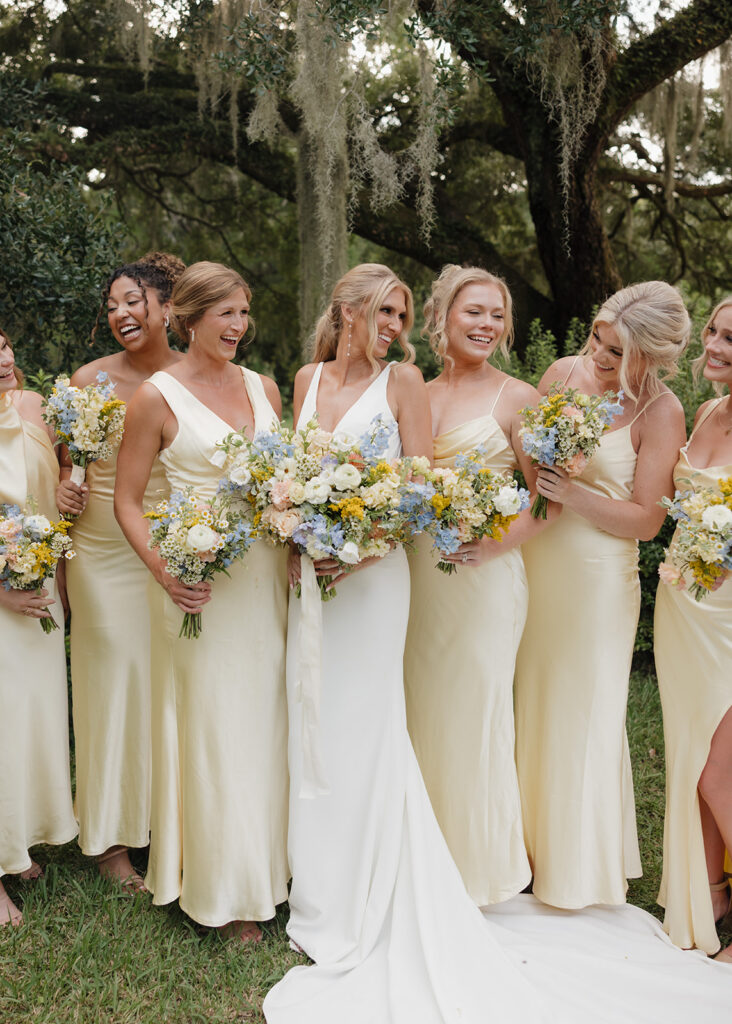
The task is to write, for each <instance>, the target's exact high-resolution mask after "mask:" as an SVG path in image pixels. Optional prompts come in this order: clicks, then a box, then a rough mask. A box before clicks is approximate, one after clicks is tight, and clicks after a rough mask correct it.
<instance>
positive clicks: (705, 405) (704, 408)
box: [694, 398, 718, 426]
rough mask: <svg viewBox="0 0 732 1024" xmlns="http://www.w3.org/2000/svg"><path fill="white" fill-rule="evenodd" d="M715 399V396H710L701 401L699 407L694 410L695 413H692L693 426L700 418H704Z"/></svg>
mask: <svg viewBox="0 0 732 1024" xmlns="http://www.w3.org/2000/svg"><path fill="white" fill-rule="evenodd" d="M717 401H718V399H717V398H710V399H709V401H707V402H702V404H701V405H700V406H699V408H698V409H697V410H696V413H695V414H694V426H696V425H697V423H699V422H701V420H703V419H704V417H705V416H706V415H707V413H708V412H709V411H710V409H711V407H712V406H713V405H714V404H715V403H716V402H717Z"/></svg>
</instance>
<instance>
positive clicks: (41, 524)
mask: <svg viewBox="0 0 732 1024" xmlns="http://www.w3.org/2000/svg"><path fill="white" fill-rule="evenodd" d="M25 528H26V530H29V531H30V532H31V533H35V535H36V536H37V537H47V536H48V535H49V533H50V532H51V524H50V522H49V521H48V519H46V517H45V516H26V520H25Z"/></svg>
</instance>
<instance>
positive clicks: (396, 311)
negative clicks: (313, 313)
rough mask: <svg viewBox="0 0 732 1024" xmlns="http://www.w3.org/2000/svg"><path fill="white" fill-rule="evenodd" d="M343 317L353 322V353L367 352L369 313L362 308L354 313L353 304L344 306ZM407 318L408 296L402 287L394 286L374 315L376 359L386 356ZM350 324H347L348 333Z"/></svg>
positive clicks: (374, 353)
mask: <svg viewBox="0 0 732 1024" xmlns="http://www.w3.org/2000/svg"><path fill="white" fill-rule="evenodd" d="M343 317H344V319H345V320H346V321H349V320H350V322H351V354H352V355H355V354H356V352H366V351H367V350H368V345H369V338H370V333H371V332H370V330H369V323H368V313H367V311H366V309H363V308H362V309H361V310H360V311H359V312H358V313H355V314H354V311H353V308H352V307H351V306H347V305H344V306H343ZM406 319H407V298H406V295H405V294H404V292H403V291H402V289H401V288H392V290H391V291H390V292H389V293H388V294H387V296H386V298H385V299H384V301H383V302H382V304H381V306H379V308H378V310H377V311H376V314H375V316H374V327H375V329H376V343H375V345H374V349H373V355H374V357H375V358H376V359H384V358H386V354H387V352H388V351H389V346H390V345H391V343H392V342H393V341H394V339H395V338H398V337H399V335H400V334H401V333H402V330H403V329H404V324H405V322H406ZM347 331H348V324H346V333H347Z"/></svg>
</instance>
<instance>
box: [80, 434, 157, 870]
mask: <svg viewBox="0 0 732 1024" xmlns="http://www.w3.org/2000/svg"><path fill="white" fill-rule="evenodd" d="M116 473H117V453H116V452H115V453H114V455H113V456H112V457H111V458H109V459H105V460H99V461H97V462H93V463H92V464H91V465H90V466H89V468H88V470H87V483H88V485H89V502H88V504H87V507H86V509H85V510H84V512H83V513H82V514H81V515H80V516H79V518H78V519H77V520H76V522H75V525H74V528H73V531H72V537H73V541H74V550H75V551H76V552H77V557H76V558H75V559H74V560H73V562H72V563H71V564H70V565H69V570H68V575H67V579H68V592H69V603H70V606H71V685H72V706H73V716H74V740H75V744H74V746H75V754H76V798H75V810H76V814H77V817H78V819H79V845H80V847H81V849H82V851H83V852H84V853H85V854H87V855H89V856H97V855H99V854H101V853H104V851H105V850H108V849H109V848H110V847H112V846H117V845H121V846H131V847H140V846H147V844H148V842H149V841H150V786H151V782H150V772H151V754H150V657H151V653H150V622H151V618H150V605H149V602H148V589H149V575H150V574H149V573H148V571H147V569H146V568H145V566H144V564H143V563H142V562H141V561H140V559H139V558H138V557H137V555H136V554H135V552H134V551H133V550H132V548H131V547H130V545H129V544H128V543H127V541H126V539H125V537H124V534H123V533H122V531H121V529H120V528H119V525H118V524H117V520H116V519H115V517H114V482H115V477H116ZM166 493H167V483H166V480H165V473H164V471H163V467H162V466H161V465H160V464H159V462H158V461H157V460H156V462H155V466H154V468H153V472H152V474H151V477H150V482H149V484H148V487H147V491H146V494H145V503H146V506H148V507H149V506H150V505H152V504H154V503H155V502H156V501H159V500H161V499H162V498H163V497H165V494H166Z"/></svg>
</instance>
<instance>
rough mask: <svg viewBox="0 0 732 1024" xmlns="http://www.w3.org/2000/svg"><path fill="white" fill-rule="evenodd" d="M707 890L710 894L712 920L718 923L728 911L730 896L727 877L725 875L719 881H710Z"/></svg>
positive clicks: (731, 899)
mask: <svg viewBox="0 0 732 1024" xmlns="http://www.w3.org/2000/svg"><path fill="white" fill-rule="evenodd" d="M709 891H710V893H711V896H712V911H713V913H714V921H715V924H719V922H720V921H721V920H722V919H723V918H725V917H726V916H727V914H729V912H730V903H731V902H732V896H730V888H729V878H727V877H725V878H723V879H722V880H721V881H720V882H711V883H710V885H709Z"/></svg>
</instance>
